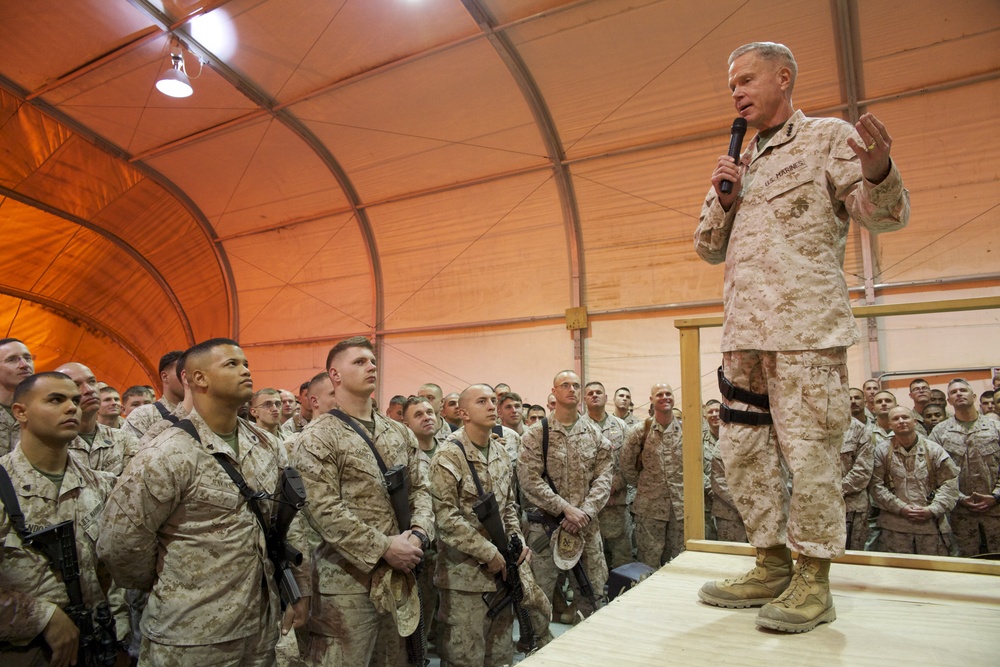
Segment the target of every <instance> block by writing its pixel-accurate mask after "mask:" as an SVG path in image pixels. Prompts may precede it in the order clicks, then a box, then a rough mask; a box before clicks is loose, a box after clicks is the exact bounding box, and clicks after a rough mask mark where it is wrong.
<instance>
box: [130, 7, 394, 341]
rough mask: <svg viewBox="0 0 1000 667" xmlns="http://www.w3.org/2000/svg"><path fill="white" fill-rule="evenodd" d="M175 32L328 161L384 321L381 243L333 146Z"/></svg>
mask: <svg viewBox="0 0 1000 667" xmlns="http://www.w3.org/2000/svg"><path fill="white" fill-rule="evenodd" d="M129 2H130V3H131V4H133V5H135V6H136V7H138V8H139V9H140V10H141V11H143V12H144V13H145V14H146V15H147V16H149V17H150V19H152V20H153V21H154V22H155V23H157V24H158V25H159V26H160V27H161V28H162V29H163V30H164V31H168V32H169V31H171V29H172V27H173V23H172V22H171V20H170V17H168V16H167V15H166V14H164V13H163V12H161V11H160V10H159V9H157V8H156V7H154V6H153V5H151V4H150V3H149V2H148V1H147V0H129ZM173 33H174V34H175V35H177V36H178V37H179V38H180V39H181V40H182V41H183V42H184V43H185V45H186V46H187V48H188V49H189V50H190V51H191V52H192V53H194V54H195V55H197V56H198V57H200V58H201V59H202V60H203V61H204V62H205V63H206V64H208V65H210V66H211V67H212V69H214V70H215V71H216V73H217V74H218V75H219V76H221V77H222V78H223V79H224V80H225V81H227V82H228V83H229V84H230V85H231V86H233V87H234V88H235V89H236V90H238V91H239V92H241V93H242V94H243V95H245V96H246V97H247V98H248V99H249V100H250V101H251V102H253V103H254V104H256V105H257V106H258V107H260V108H261V109H263V110H264V111H265V112H267V114H268V115H270V116H271V117H272V118H274V119H275V120H277V121H278V122H280V123H281V124H283V125H284V126H285V127H287V128H288V129H289V130H291V131H292V132H293V133H294V134H296V135H298V137H299V138H300V139H301V140H302V141H303V142H305V144H306V145H307V146H309V148H311V149H312V150H313V152H314V153H316V155H317V157H319V159H320V160H321V161H322V162H323V164H325V165H326V167H327V169H328V170H329V171H330V173H331V174H332V175H333V177H334V178H335V179H336V180H337V184H338V185H339V186H340V188H341V190H342V191H343V193H344V196H345V197H346V198H347V201H348V203H349V204H350V206H351V211H352V212H353V213H354V217H355V219H356V220H357V221H358V227H359V228H360V230H361V235H362V237H363V238H364V240H365V246H366V249H367V250H368V261H369V264H370V266H371V270H372V304H373V307H372V324H371V326H372V329H373V330H374V329H375V328H376V327H377V326H378V325H379V323H381V321H382V312H383V304H382V292H383V290H382V263H381V261H380V260H379V255H378V246H377V244H376V242H375V233H374V231H373V230H372V226H371V221H370V220H369V219H368V214H367V213H366V212H365V210H364V208H363V207H362V205H361V198H360V196H359V195H358V192H357V190H356V189H355V188H354V184H353V183H352V182H351V180H350V178H349V177H348V176H347V172H346V171H344V168H343V167H342V166H341V165H340V163H339V162H338V161H337V159H336V158H335V157H334V156H333V154H332V153H331V152H330V151H329V149H327V148H326V146H324V145H323V142H321V141H320V140H319V138H318V137H317V136H316V135H315V134H313V133H312V131H310V130H309V129H308V128H307V127H306V126H305V125H303V124H302V122H301V121H300V120H299V119H297V118H295V117H294V116H293V115H292V114H291V113H290V112H288V111H287V110H285V109H278V108H276V107H277V104H276V102H275V100H273V99H271V98H270V97H269V96H268V95H267V94H266V93H265V92H264V91H263V90H261V89H260V88H259V87H258V86H257V85H256V84H254V83H253V82H252V81H250V80H249V79H247V78H246V77H244V76H243V75H242V74H240V73H238V72H237V71H236V70H234V69H232V68H231V67H229V65H227V64H226V63H225V62H223V61H222V60H220V59H219V58H218V57H216V56H215V54H214V53H212V52H211V51H209V50H208V49H206V48H205V47H204V46H203V45H202V44H200V43H199V42H198V41H197V40H196V39H194V37H193V36H191V34H190V31H188V30H186V29H185V28H184V27H180V28H176V29H174V30H173Z"/></svg>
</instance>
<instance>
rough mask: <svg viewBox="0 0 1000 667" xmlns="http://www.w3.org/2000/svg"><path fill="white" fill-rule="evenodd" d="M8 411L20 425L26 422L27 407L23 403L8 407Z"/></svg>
mask: <svg viewBox="0 0 1000 667" xmlns="http://www.w3.org/2000/svg"><path fill="white" fill-rule="evenodd" d="M10 411H11V413H12V414H13V415H14V419H16V420H17V421H18V422H20V423H21V424H24V423H26V422H27V421H28V414H27V406H26V405H25V404H24V403H15V404H14V405H12V406H10Z"/></svg>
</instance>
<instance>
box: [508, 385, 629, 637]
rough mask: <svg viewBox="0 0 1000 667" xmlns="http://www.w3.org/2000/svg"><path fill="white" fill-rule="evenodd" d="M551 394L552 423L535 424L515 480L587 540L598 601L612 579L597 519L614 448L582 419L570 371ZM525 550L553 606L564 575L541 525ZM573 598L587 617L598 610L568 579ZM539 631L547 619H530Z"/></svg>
mask: <svg viewBox="0 0 1000 667" xmlns="http://www.w3.org/2000/svg"><path fill="white" fill-rule="evenodd" d="M554 384H555V387H554V388H553V390H552V391H553V394H554V396H555V400H556V410H555V413H554V418H553V419H551V420H548V421H547V422H541V421H539V422H536V423H535V424H532V425H531V427H529V428H528V431H527V432H526V433H525V434H524V437H523V438H522V439H521V457H520V459H519V460H518V462H517V477H518V481H519V482H520V484H521V492H522V493H523V494H524V497H525V501H526V503H528V504H530V505H532V506H534V507H535V508H537V509H538V510H541V511H543V512H545V513H547V514H548V515H549V516H552V517H559V516H560V515H561V514H562V515H565V517H566V518H564V519H563V520H562V522H561V526H562V528H563V529H564V530H567V531H568V532H571V533H574V534H579V535H581V536H582V537H583V539H584V547H583V555H582V556H581V558H580V562H581V563H582V564H583V570H584V572H586V574H587V578H588V579H589V580H590V584H591V586H592V587H593V589H594V594H595V596H596V597H600V595H601V594H602V591H603V589H604V584H605V583H607V579H608V567H607V562H606V561H605V560H604V548H603V543H602V540H601V532H600V526H599V524H598V521H595V519H597V517H598V515H599V514H600V511H601V510H602V509H603V508H604V505H605V504H606V503H607V502H608V497H609V496H610V495H611V477H612V474H613V472H614V463H613V454H612V452H611V443H610V442H608V440H607V438H605V437H604V436H602V435H601V433H600V431H598V430H597V429H596V428H595V427H594V426H593V424H592V423H591V422H590V421H589V420H584V419H581V418H579V416H578V414H577V412H576V409H577V406H578V405H579V402H580V391H581V387H580V378H579V377H578V376H577V375H576V373H574V372H572V371H563V372H561V373H559V374H558V375H556V378H555V382H554ZM544 423H547V424H548V431H549V447H548V457H547V465H546V469H547V471H548V476H549V478H550V479H551V481H552V483H553V484H554V485H555V487H556V489H557V490H558V493H556V492H555V491H553V490H552V488H551V487H550V486H549V484H548V482H547V481H546V480H545V479H544V478H543V477H542V469H543V462H542V429H543V424H544ZM526 538H527V544H528V546H529V547H531V550H532V551H534V552H535V557H534V558H532V572H533V573H534V575H535V581H537V582H538V586H539V587H540V588H541V589H542V592H543V593H545V596H546V598H547V599H548V600H549V602H550V604H551V602H552V596H553V594H554V593H555V585H556V579H558V577H559V573H560V570H559V569H558V568H557V567H556V564H555V562H554V560H553V554H552V546H551V544H549V540H548V538H547V537H546V534H545V531H544V529H543V528H542V525H541V524H540V523H532V524H531V525H530V526H529V528H528V534H527V535H526ZM569 579H570V583H571V586H572V587H573V589H574V591H575V593H574V595H575V597H574V604H576V605H577V609H578V611H579V612H580V613H582V614H583V615H584V616H585V617H586V616H589V615H590V614H592V613H593V612H594V610H595V608H596V607H595V605H594V604H593V602H592V601H590V600H587V599H586V598H585V596H583V595H582V594H581V593H580V590H579V586H578V584H577V582H576V579H575V577H573V576H570V577H569ZM532 622H534V623H535V625H536V627H546V625H547V622H548V619H547V618H540V614H538V613H537V612H536V613H533V614H532Z"/></svg>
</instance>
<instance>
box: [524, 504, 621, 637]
mask: <svg viewBox="0 0 1000 667" xmlns="http://www.w3.org/2000/svg"><path fill="white" fill-rule="evenodd" d="M528 525H529V528H528V534H527V535H525V536H524V537H525V539H526V540H527V542H528V544H529V545H538V544H545V546H544V547H543V548H541V549H539V550H538V551H537V552H536V553H535V555H534V556H532V558H531V572H532V574H533V575H534V577H535V582H536V583H537V584H538V587H539V588H540V589H541V590H542V593H544V595H545V599H546V601H547V602H548V613H545V611H546V610H544V609H537V606H535V607H534V608H529V610H530V611H531V622H532V624H534V625H535V632H536V633H538V635H539V637H540V639H539V642H538V645H539V646H540V647H541V646H544V645H545V643H547V642H548V641H549V640H550V639H551V634H549V632H548V622H549V617H550V615H551V613H552V597H553V596H554V595H555V590H556V580H557V579H559V575H560V574H561V573H562V570H560V569H559V568H558V567H556V564H555V561H553V560H552V546H551V545H550V544H548V542H547V540H545V537H544V536H545V530H544V529H543V528H542V526H541V525H540V524H537V523H532V524H528ZM532 548H533V549H534V547H532ZM580 562H581V563H583V571H584V572H586V573H587V578H588V579H589V580H590V586H591V588H593V589H594V596H595V597H596V598H597V599H598V600H600V598H601V596H602V595H603V594H604V585H605V584H606V583H608V564H607V562H606V561H605V560H604V547H603V543H602V541H601V533H600V531H595V532H594V533H593V534H592V535H590V536H588V537H587V539H586V541H585V542H584V545H583V555H581V556H580ZM566 578H567V580H568V581H569V583H570V586H571V587H572V589H573V605H574V606H575V607H576V609H577V610H578V611H580V612H581V613H582V614H583V616H584V617H585V618H586V617H587V616H590V615H591V614H593V613H594V611H595V610H596V607H595V606H594V604H593V603H592V602H591V601H590V600H588V599H587V598H586V597H584V595H583V594H582V593H581V592H580V587H579V585H578V584H577V581H576V577H575V576H574V575H573V574H572V573H571V572H567V573H566ZM543 620H544V624H543ZM538 628H543V629H544V632H541V631H539V630H538Z"/></svg>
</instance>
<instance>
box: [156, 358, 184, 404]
mask: <svg viewBox="0 0 1000 667" xmlns="http://www.w3.org/2000/svg"><path fill="white" fill-rule="evenodd" d="M160 382H161V383H162V384H163V393H164V394H170V395H172V396H183V395H184V384H183V383H182V382H181V380H180V378H179V377H177V364H176V363H173V364H170V365H169V366H167V367H166V368H164V369H163V372H162V373H160Z"/></svg>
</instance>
